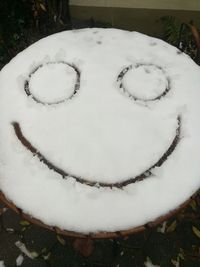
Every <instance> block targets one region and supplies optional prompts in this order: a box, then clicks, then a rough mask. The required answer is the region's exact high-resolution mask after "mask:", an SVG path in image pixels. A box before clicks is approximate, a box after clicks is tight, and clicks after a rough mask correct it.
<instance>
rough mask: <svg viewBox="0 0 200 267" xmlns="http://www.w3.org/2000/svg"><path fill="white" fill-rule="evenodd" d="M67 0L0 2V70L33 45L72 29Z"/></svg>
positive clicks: (3, 0) (12, 0)
mask: <svg viewBox="0 0 200 267" xmlns="http://www.w3.org/2000/svg"><path fill="white" fill-rule="evenodd" d="M68 2H69V1H68V0H0V68H1V66H3V65H4V64H5V63H6V62H8V61H9V60H10V59H11V58H12V57H13V56H15V55H16V54H17V53H18V52H19V51H21V50H23V49H24V48H25V47H27V46H28V45H30V44H31V43H32V42H34V41H36V40H38V39H40V38H41V37H44V36H46V35H49V34H52V33H55V32H58V31H62V30H65V29H66V28H68V29H69V27H70V26H69V22H70V16H69V7H68Z"/></svg>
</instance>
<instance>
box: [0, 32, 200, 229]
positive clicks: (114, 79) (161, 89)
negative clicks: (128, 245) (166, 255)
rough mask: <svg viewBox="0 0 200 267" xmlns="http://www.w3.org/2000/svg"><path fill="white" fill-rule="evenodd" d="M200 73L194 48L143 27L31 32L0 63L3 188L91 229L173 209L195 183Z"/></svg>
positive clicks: (133, 222) (28, 204)
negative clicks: (33, 38) (37, 36)
mask: <svg viewBox="0 0 200 267" xmlns="http://www.w3.org/2000/svg"><path fill="white" fill-rule="evenodd" d="M94 33H95V34H94ZM99 42H101V44H100V45H99ZM153 44H156V45H153ZM59 51H62V53H60V52H59ZM58 54H59V57H58ZM199 84H200V70H199V67H198V66H197V65H196V64H195V63H194V62H193V61H192V60H190V59H189V57H187V56H185V54H184V53H182V54H177V49H176V48H174V47H172V46H170V45H168V44H166V43H164V42H163V41H161V40H158V39H155V38H151V37H148V36H145V35H143V34H139V33H136V32H128V31H121V30H114V29H98V30H96V29H83V30H78V31H66V32H62V33H59V34H55V35H52V36H49V37H47V38H44V39H42V40H40V41H38V42H36V43H35V44H33V45H32V46H30V47H29V48H27V49H26V50H24V51H23V52H22V53H20V54H19V55H18V56H17V57H15V58H14V59H13V60H12V61H11V62H10V63H9V64H8V65H7V66H5V68H3V69H2V71H1V72H0V122H1V127H0V190H1V191H2V192H3V193H4V194H5V195H6V197H7V198H8V199H9V200H11V201H12V202H13V203H15V205H16V207H19V208H20V209H21V210H23V212H25V213H28V214H30V215H31V216H32V217H33V218H36V219H38V220H40V221H42V222H44V223H45V224H47V225H49V226H53V227H54V226H55V227H59V228H60V229H65V230H68V231H75V232H80V233H86V234H88V233H91V232H92V233H94V232H102V231H106V232H115V231H121V230H127V229H132V228H134V227H138V226H141V225H144V224H146V223H148V222H149V221H153V220H155V219H157V218H158V217H160V216H161V215H165V214H167V213H168V212H169V211H171V210H173V209H175V208H177V207H178V206H179V205H181V204H182V203H183V202H184V201H186V200H187V199H188V198H189V197H190V196H191V195H192V194H193V193H194V192H195V191H196V190H197V189H198V188H199V186H200V180H199V174H200V169H199V158H200V143H199V136H200V124H199V114H200V105H199V99H200V89H199V88H200V87H199Z"/></svg>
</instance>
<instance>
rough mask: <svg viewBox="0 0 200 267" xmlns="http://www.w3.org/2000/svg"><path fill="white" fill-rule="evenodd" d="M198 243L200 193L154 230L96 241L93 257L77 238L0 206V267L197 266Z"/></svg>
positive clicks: (198, 256) (199, 237)
mask: <svg viewBox="0 0 200 267" xmlns="http://www.w3.org/2000/svg"><path fill="white" fill-rule="evenodd" d="M199 243H200V192H199V194H197V196H196V197H195V199H194V200H192V201H191V202H190V205H189V206H188V207H187V208H186V209H184V210H182V211H181V212H179V213H178V214H177V215H176V216H174V217H172V218H171V219H170V220H168V221H166V222H164V223H163V224H162V225H160V226H158V227H157V228H155V229H147V230H146V231H145V232H143V233H140V234H136V235H133V236H130V237H128V238H121V239H116V240H96V241H94V250H93V252H92V253H91V255H90V256H88V257H84V256H83V255H81V254H80V253H79V252H78V251H76V250H75V249H74V247H73V244H74V240H73V239H71V238H65V237H62V236H57V235H56V234H55V233H52V232H50V231H48V230H45V229H43V228H40V227H38V226H35V225H31V224H29V223H28V222H26V221H24V220H22V219H21V218H20V217H19V216H18V215H17V214H15V213H14V212H12V211H11V210H8V209H6V208H5V206H4V205H2V204H0V266H4V265H5V267H14V266H22V267H66V266H69V267H75V266H77V267H79V266H86V267H87V266H88V267H89V266H91V267H103V266H108V267H143V266H144V267H153V266H156V267H198V266H200V247H199ZM86 253H87V251H86ZM2 261H3V262H4V265H2ZM151 264H153V265H151Z"/></svg>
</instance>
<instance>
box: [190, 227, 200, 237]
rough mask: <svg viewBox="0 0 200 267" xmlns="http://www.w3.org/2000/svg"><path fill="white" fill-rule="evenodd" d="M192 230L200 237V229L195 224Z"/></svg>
mask: <svg viewBox="0 0 200 267" xmlns="http://www.w3.org/2000/svg"><path fill="white" fill-rule="evenodd" d="M192 231H193V232H194V234H195V235H196V236H197V237H198V238H200V230H199V229H197V228H196V227H195V226H192Z"/></svg>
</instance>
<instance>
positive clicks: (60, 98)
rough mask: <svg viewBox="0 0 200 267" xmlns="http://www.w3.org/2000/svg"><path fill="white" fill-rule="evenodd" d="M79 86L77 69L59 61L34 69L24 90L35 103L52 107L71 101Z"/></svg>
mask: <svg viewBox="0 0 200 267" xmlns="http://www.w3.org/2000/svg"><path fill="white" fill-rule="evenodd" d="M79 86H80V71H79V70H78V68H77V67H76V66H74V65H72V64H69V63H67V62H64V61H63V62H62V61H59V62H48V63H46V64H42V65H39V66H38V67H37V68H35V69H34V70H33V71H32V72H31V73H30V74H29V79H27V80H26V81H25V84H24V90H25V92H26V94H27V95H28V96H31V97H32V98H33V99H34V100H35V101H36V102H38V103H42V104H48V105H52V104H60V103H62V102H64V101H66V100H67V99H71V98H72V97H73V96H74V95H75V94H76V93H77V91H78V89H79ZM55 87H56V92H55ZM43 98H44V100H43ZM46 98H47V100H46Z"/></svg>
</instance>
